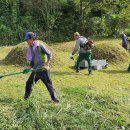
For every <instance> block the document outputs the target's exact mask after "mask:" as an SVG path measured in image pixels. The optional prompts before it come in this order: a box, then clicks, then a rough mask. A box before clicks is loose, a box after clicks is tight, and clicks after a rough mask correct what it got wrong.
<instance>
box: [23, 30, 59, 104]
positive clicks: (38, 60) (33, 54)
mask: <svg viewBox="0 0 130 130" xmlns="http://www.w3.org/2000/svg"><path fill="white" fill-rule="evenodd" d="M24 41H26V42H27V43H28V46H29V48H28V52H27V58H28V60H29V61H30V65H29V66H28V68H26V69H24V70H23V72H24V73H27V72H29V69H31V68H33V69H34V70H39V69H41V70H42V71H39V72H38V71H35V72H32V73H31V75H30V76H29V78H28V80H27V82H26V87H25V96H24V98H25V99H27V98H28V97H29V96H30V94H31V91H32V88H33V86H34V82H35V83H36V82H37V81H38V80H39V79H41V80H42V82H43V83H44V84H45V86H46V87H47V89H48V91H49V93H50V95H51V99H52V100H53V101H54V102H59V100H58V97H57V94H56V92H55V89H54V86H53V84H52V81H51V78H50V67H49V64H50V62H51V59H52V54H51V52H50V51H49V50H48V49H47V47H46V46H45V45H43V44H40V43H39V41H38V40H37V37H36V34H35V33H33V32H27V33H26V36H25V39H24ZM40 50H41V51H42V54H41V53H40ZM42 55H47V61H44V59H42Z"/></svg>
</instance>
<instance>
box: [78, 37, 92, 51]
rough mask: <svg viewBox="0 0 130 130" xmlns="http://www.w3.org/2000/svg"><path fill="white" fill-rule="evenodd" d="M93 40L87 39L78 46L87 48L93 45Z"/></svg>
mask: <svg viewBox="0 0 130 130" xmlns="http://www.w3.org/2000/svg"><path fill="white" fill-rule="evenodd" d="M93 44H94V42H93V41H92V40H91V39H88V41H87V42H85V43H83V44H80V47H82V48H83V49H84V50H89V49H91V48H92V47H93Z"/></svg>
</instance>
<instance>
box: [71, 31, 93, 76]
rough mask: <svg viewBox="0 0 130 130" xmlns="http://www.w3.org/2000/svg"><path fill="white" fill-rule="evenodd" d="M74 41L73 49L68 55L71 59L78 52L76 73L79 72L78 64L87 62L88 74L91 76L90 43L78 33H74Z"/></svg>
mask: <svg viewBox="0 0 130 130" xmlns="http://www.w3.org/2000/svg"><path fill="white" fill-rule="evenodd" d="M74 39H75V40H76V44H75V47H74V49H73V51H72V53H71V54H70V58H71V59H72V58H73V55H74V54H75V53H76V52H78V51H79V56H78V59H77V63H76V73H79V72H80V62H81V61H82V60H86V61H87V62H88V74H89V75H91V74H92V64H91V61H92V49H91V48H92V44H90V42H91V43H92V41H89V40H88V39H87V38H86V37H84V36H81V35H80V34H79V32H75V33H74Z"/></svg>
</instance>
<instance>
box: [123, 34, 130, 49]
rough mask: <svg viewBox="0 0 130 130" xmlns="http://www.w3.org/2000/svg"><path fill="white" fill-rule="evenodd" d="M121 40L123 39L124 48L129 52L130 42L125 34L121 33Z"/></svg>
mask: <svg viewBox="0 0 130 130" xmlns="http://www.w3.org/2000/svg"><path fill="white" fill-rule="evenodd" d="M121 38H122V47H123V48H124V49H126V50H127V49H128V44H129V41H128V38H127V36H126V35H125V34H124V33H123V32H122V33H121Z"/></svg>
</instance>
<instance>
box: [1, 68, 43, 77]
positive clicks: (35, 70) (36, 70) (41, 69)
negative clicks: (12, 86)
mask: <svg viewBox="0 0 130 130" xmlns="http://www.w3.org/2000/svg"><path fill="white" fill-rule="evenodd" d="M43 70H44V68H39V69H33V70H28V71H27V72H23V71H22V72H15V73H9V74H5V75H0V79H1V78H3V77H6V76H12V75H18V74H25V73H28V72H41V71H43Z"/></svg>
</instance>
